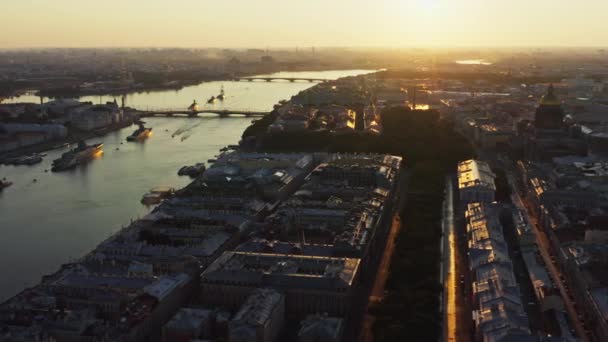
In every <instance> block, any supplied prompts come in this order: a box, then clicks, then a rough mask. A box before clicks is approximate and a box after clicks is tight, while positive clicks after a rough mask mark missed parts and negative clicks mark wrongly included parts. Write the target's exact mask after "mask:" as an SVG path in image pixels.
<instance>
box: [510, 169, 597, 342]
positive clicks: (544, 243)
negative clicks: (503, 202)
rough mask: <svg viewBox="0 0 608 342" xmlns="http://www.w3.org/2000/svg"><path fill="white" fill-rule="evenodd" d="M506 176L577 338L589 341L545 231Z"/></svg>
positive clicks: (514, 184) (511, 178) (512, 181)
mask: <svg viewBox="0 0 608 342" xmlns="http://www.w3.org/2000/svg"><path fill="white" fill-rule="evenodd" d="M507 178H508V180H509V184H510V186H511V189H512V196H511V197H512V200H513V203H514V204H515V205H516V206H518V207H519V208H521V209H522V212H523V213H524V215H525V216H526V219H527V220H528V222H529V223H530V226H531V227H532V230H533V231H534V235H535V236H536V243H537V244H538V249H539V251H540V254H541V256H542V258H543V261H544V262H545V265H546V266H547V269H548V270H549V273H550V274H551V277H552V278H553V282H554V284H555V285H556V286H557V288H558V290H559V292H560V294H561V296H562V299H563V301H564V305H565V307H566V311H567V312H568V315H569V316H570V321H571V322H572V324H573V325H574V329H575V330H576V332H577V334H578V336H579V338H580V339H581V340H582V341H585V342H587V341H589V337H588V336H587V334H586V333H585V329H584V328H583V324H582V322H581V321H580V320H579V319H578V317H579V315H578V312H577V311H576V308H575V307H574V303H573V301H572V300H571V299H570V296H569V294H568V291H566V288H565V286H564V282H563V281H562V275H561V272H560V270H559V269H558V268H557V267H556V266H555V264H554V263H553V261H552V260H551V253H550V252H549V251H550V243H549V239H548V238H547V236H546V235H545V233H544V232H543V231H542V229H541V228H540V226H539V223H538V219H537V218H536V216H535V215H534V212H533V211H532V210H530V208H529V207H528V205H527V202H525V201H524V200H522V198H521V196H520V192H519V191H518V190H519V189H518V187H517V183H516V182H515V179H514V177H513V175H512V174H511V173H510V172H507Z"/></svg>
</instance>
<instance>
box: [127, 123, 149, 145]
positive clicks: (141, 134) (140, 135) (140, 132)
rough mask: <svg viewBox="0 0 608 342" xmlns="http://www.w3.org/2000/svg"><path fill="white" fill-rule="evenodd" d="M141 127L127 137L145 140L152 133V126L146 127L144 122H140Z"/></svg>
mask: <svg viewBox="0 0 608 342" xmlns="http://www.w3.org/2000/svg"><path fill="white" fill-rule="evenodd" d="M138 125H139V128H137V129H136V130H135V131H134V132H133V133H131V135H129V136H128V137H127V141H138V140H144V139H146V138H148V137H149V136H150V135H152V128H146V127H144V125H143V123H139V124H138Z"/></svg>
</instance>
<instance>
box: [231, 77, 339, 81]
mask: <svg viewBox="0 0 608 342" xmlns="http://www.w3.org/2000/svg"><path fill="white" fill-rule="evenodd" d="M234 80H235V81H237V82H238V81H249V82H253V81H266V82H272V81H279V80H280V81H289V82H296V81H306V82H327V81H331V80H330V79H327V78H314V77H313V78H306V77H264V76H254V77H237V78H235V79H234Z"/></svg>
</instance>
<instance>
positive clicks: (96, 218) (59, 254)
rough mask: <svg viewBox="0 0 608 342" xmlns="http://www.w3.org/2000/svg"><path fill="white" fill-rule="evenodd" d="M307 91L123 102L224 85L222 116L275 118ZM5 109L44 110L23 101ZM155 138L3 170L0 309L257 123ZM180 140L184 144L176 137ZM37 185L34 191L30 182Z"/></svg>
mask: <svg viewBox="0 0 608 342" xmlns="http://www.w3.org/2000/svg"><path fill="white" fill-rule="evenodd" d="M368 72H371V71H369V70H344V71H324V72H293V73H285V72H282V73H278V74H272V75H271V76H281V77H315V78H327V79H336V78H339V77H345V76H351V75H358V74H363V73H368ZM314 84H315V83H309V82H293V83H291V82H284V81H276V82H264V81H262V82H246V81H241V82H207V83H202V84H200V85H197V86H190V87H185V88H183V89H181V90H178V91H173V90H172V91H155V92H143V93H135V94H130V95H128V96H127V105H128V106H130V107H134V108H137V109H146V108H184V107H187V106H188V105H190V103H191V102H192V100H193V99H196V100H197V102H199V103H204V102H205V100H206V99H207V98H209V97H211V96H212V95H217V94H218V93H219V90H220V89H221V87H222V86H223V87H224V89H225V91H226V100H225V101H224V102H223V103H222V102H217V103H216V104H214V106H216V107H217V108H229V109H250V110H259V111H270V110H271V109H272V106H273V105H274V104H275V103H277V102H278V101H279V100H282V99H289V98H290V97H291V96H292V95H295V94H296V93H298V92H299V91H301V90H304V89H306V88H309V87H311V86H313V85H314ZM112 100H114V97H112V96H101V97H99V96H87V97H83V98H81V101H93V102H95V103H97V102H100V101H104V102H105V101H112ZM7 102H39V99H38V98H37V97H35V96H31V95H23V96H20V97H18V98H13V99H11V100H10V101H7ZM146 122H147V124H146V126H150V127H152V128H153V132H154V133H153V135H152V136H151V137H150V138H149V139H148V140H146V141H145V142H143V143H127V142H126V141H125V139H126V137H127V136H128V135H129V134H130V133H131V132H132V131H133V130H134V129H135V127H128V128H125V129H122V130H119V131H115V132H112V133H110V134H108V135H106V136H104V137H100V138H96V139H91V140H89V141H88V143H94V142H103V144H104V151H105V152H104V154H103V155H102V156H101V157H99V158H98V159H95V160H92V161H91V162H90V163H88V164H86V165H82V166H80V167H78V168H77V169H75V170H72V171H68V172H62V173H51V172H45V170H47V169H50V165H51V162H52V160H53V159H55V158H58V157H59V156H60V155H61V153H63V152H65V150H55V151H49V152H48V156H47V157H45V158H44V161H43V162H42V163H41V164H38V165H34V166H0V178H2V177H6V178H7V179H8V180H10V181H12V182H13V183H14V184H13V185H12V186H11V187H9V188H6V189H5V190H4V191H2V192H0V232H1V234H2V239H0V279H2V281H0V300H4V299H6V298H7V297H9V296H12V295H14V294H16V293H17V292H18V291H20V290H21V289H23V288H25V287H29V286H32V285H34V284H36V283H37V282H38V281H39V280H40V277H41V276H43V275H45V274H49V273H52V272H54V271H55V270H57V269H58V268H59V266H60V265H61V264H63V263H65V262H68V261H70V260H73V259H76V258H79V257H81V256H83V255H84V254H86V253H87V252H88V251H90V250H91V249H93V248H94V247H95V246H96V245H97V244H98V243H99V242H101V241H102V240H103V239H105V238H107V237H108V236H109V235H111V234H112V233H113V232H115V231H117V230H119V229H120V227H121V226H125V225H128V224H129V222H130V220H132V219H137V218H138V217H141V216H143V215H145V214H146V213H147V212H148V211H149V210H150V208H147V207H146V206H144V205H142V204H141V203H140V199H141V196H142V195H143V194H144V193H145V192H147V191H148V190H149V189H151V188H153V187H157V186H170V187H175V188H180V187H183V186H184V185H186V184H187V183H189V182H190V179H189V178H187V177H179V176H177V170H178V169H179V168H180V167H181V166H183V165H189V164H194V163H196V162H201V161H207V160H208V159H210V158H212V157H213V156H214V155H216V154H217V153H218V152H219V149H220V148H222V147H224V146H226V145H230V144H236V143H237V142H238V141H239V139H240V137H241V134H242V132H243V130H244V129H245V128H246V127H247V126H248V125H249V124H250V123H251V118H240V117H229V118H219V117H217V116H214V115H209V116H205V117H203V118H147V119H146ZM176 131H182V132H183V133H181V135H179V136H176V137H174V138H173V137H172V135H173V133H175V132H176ZM34 179H36V182H34Z"/></svg>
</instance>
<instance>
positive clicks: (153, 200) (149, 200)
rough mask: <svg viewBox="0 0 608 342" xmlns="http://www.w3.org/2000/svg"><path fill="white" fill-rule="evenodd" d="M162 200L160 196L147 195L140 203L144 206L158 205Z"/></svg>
mask: <svg viewBox="0 0 608 342" xmlns="http://www.w3.org/2000/svg"><path fill="white" fill-rule="evenodd" d="M162 200H163V198H162V197H161V196H160V194H151V193H148V194H145V195H144V196H143V197H142V198H141V203H142V204H145V205H153V204H158V203H160V202H161V201H162Z"/></svg>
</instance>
